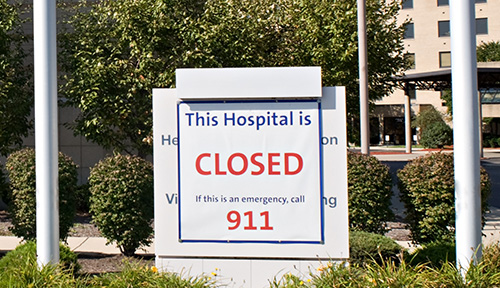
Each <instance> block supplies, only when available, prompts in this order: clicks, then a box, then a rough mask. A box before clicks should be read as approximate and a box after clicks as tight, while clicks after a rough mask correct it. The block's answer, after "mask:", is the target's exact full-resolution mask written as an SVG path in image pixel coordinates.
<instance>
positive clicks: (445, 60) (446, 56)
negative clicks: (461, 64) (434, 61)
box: [439, 51, 451, 68]
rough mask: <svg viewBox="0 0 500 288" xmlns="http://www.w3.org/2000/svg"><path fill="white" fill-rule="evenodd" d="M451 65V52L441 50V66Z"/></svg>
mask: <svg viewBox="0 0 500 288" xmlns="http://www.w3.org/2000/svg"><path fill="white" fill-rule="evenodd" d="M450 67H451V52H449V51H446V52H439V68H450Z"/></svg>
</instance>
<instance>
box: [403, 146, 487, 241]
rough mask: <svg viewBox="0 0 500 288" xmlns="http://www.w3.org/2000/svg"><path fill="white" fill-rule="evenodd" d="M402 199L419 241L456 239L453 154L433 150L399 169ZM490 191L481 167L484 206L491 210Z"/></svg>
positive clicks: (414, 234) (415, 238)
mask: <svg viewBox="0 0 500 288" xmlns="http://www.w3.org/2000/svg"><path fill="white" fill-rule="evenodd" d="M398 177H399V183H398V186H399V191H400V193H401V200H402V201H403V203H404V204H405V208H406V220H407V222H408V223H409V228H410V230H411V235H412V238H413V240H414V241H415V242H417V243H430V242H439V241H444V242H453V241H454V236H455V228H454V227H455V196H454V195H455V183H454V166H453V154H444V153H432V154H428V155H426V156H423V157H420V158H417V159H414V160H412V161H410V162H408V164H407V165H406V166H405V167H404V168H403V169H401V170H400V171H399V172H398ZM490 190H491V185H490V180H489V177H488V173H487V172H486V170H484V169H483V168H481V209H482V215H483V223H484V214H485V212H486V211H487V210H488V205H487V199H488V195H489V193H490Z"/></svg>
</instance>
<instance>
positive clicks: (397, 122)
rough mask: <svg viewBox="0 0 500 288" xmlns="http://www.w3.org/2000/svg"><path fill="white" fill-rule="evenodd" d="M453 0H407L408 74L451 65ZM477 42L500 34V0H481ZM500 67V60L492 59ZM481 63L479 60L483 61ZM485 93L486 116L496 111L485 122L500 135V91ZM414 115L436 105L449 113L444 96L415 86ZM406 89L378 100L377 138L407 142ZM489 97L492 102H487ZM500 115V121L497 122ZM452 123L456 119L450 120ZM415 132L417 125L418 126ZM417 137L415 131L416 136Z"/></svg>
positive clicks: (404, 18)
mask: <svg viewBox="0 0 500 288" xmlns="http://www.w3.org/2000/svg"><path fill="white" fill-rule="evenodd" d="M449 1H451V0H406V1H404V3H403V7H402V9H401V10H400V14H399V19H398V21H399V22H400V23H404V22H405V21H408V24H407V26H406V27H407V29H406V34H405V39H404V47H405V50H406V52H407V53H408V58H409V59H411V60H412V61H413V67H412V68H411V69H410V70H408V71H406V75H411V74H416V73H424V72H435V71H445V70H449V69H450V67H451V57H450V50H451V48H450V11H449ZM475 2H476V3H475V7H476V42H477V45H480V44H481V43H487V42H491V41H499V40H500V17H498V16H497V15H496V14H497V13H498V11H500V0H476V1H475ZM495 64H496V67H500V66H499V65H498V64H500V63H489V65H495ZM481 65H482V64H479V65H478V67H480V66H481ZM489 92H490V93H488V94H484V93H483V105H482V115H483V118H487V117H494V118H497V119H493V121H491V122H490V124H488V125H487V126H488V127H485V128H486V130H485V131H484V132H485V133H493V134H496V135H500V130H499V129H498V127H499V126H498V123H500V121H498V120H499V119H500V95H499V96H497V97H496V98H498V99H497V100H496V101H499V102H498V104H491V103H494V102H496V101H495V97H494V96H496V95H495V94H492V93H491V91H489ZM409 94H410V98H411V110H412V115H417V114H418V113H419V112H420V111H422V110H423V109H426V107H429V106H431V105H432V106H434V107H435V108H436V109H437V110H439V111H441V112H443V113H446V112H447V107H446V106H445V105H444V104H443V101H442V100H441V97H440V95H441V92H439V91H424V90H417V91H410V93H409ZM404 98H405V95H404V92H403V91H402V90H398V91H396V92H395V93H393V94H392V95H390V96H388V97H385V98H384V99H382V100H381V101H378V102H377V103H376V109H375V111H374V113H373V114H372V119H371V124H372V125H371V126H372V127H371V134H372V137H371V142H372V144H378V143H390V144H405V126H404V105H403V103H404V100H405V99H404ZM486 103H489V104H486ZM497 121H498V122H497ZM450 124H451V123H450ZM413 134H414V135H415V134H416V131H413ZM413 139H414V140H416V137H415V136H414V137H413Z"/></svg>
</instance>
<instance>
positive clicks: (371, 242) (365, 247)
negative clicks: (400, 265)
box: [349, 231, 403, 263]
mask: <svg viewBox="0 0 500 288" xmlns="http://www.w3.org/2000/svg"><path fill="white" fill-rule="evenodd" d="M349 246H350V252H349V253H350V258H351V263H365V262H367V261H373V260H375V261H377V262H378V263H381V261H382V262H383V261H387V260H389V259H390V260H392V261H398V259H399V258H398V255H399V254H400V253H401V252H402V250H403V248H402V247H401V246H400V245H399V244H398V243H396V242H395V241H394V240H392V239H391V238H388V237H386V236H383V235H379V234H375V233H369V232H362V231H350V233H349Z"/></svg>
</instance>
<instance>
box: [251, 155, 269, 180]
mask: <svg viewBox="0 0 500 288" xmlns="http://www.w3.org/2000/svg"><path fill="white" fill-rule="evenodd" d="M257 157H262V153H260V152H257V153H254V154H253V155H252V157H251V158H250V161H251V162H252V164H253V165H255V166H257V167H259V170H257V171H252V175H260V174H262V173H264V169H265V167H264V164H262V163H261V162H259V161H258V160H257V159H256V158H257Z"/></svg>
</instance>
